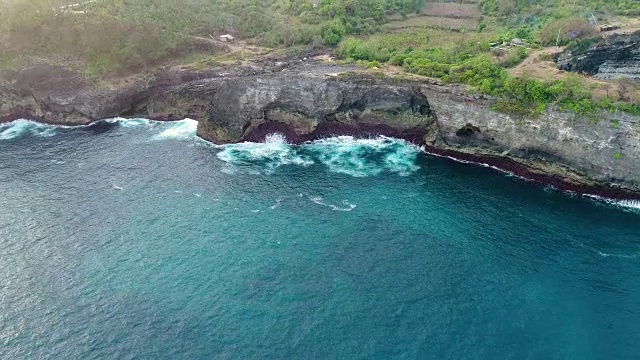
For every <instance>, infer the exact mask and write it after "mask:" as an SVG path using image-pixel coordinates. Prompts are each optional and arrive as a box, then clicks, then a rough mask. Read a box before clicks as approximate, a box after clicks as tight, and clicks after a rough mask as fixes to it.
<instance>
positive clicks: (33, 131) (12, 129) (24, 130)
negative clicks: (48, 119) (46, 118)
mask: <svg viewBox="0 0 640 360" xmlns="http://www.w3.org/2000/svg"><path fill="white" fill-rule="evenodd" d="M56 127H57V126H55V125H47V124H41V123H38V122H35V121H31V120H25V119H19V120H14V121H11V122H8V123H5V124H0V140H10V139H15V138H18V137H21V136H24V135H27V134H30V135H33V136H41V137H51V136H54V135H55V134H56Z"/></svg>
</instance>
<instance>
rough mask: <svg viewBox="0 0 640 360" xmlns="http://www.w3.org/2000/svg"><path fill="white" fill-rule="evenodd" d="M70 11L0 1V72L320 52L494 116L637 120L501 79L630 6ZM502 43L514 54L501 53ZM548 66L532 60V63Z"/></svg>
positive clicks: (608, 103) (549, 89)
mask: <svg viewBox="0 0 640 360" xmlns="http://www.w3.org/2000/svg"><path fill="white" fill-rule="evenodd" d="M73 2H75V1H69V0H13V1H10V2H6V1H5V2H2V5H0V34H1V35H2V36H0V72H2V70H6V69H15V68H19V67H20V66H24V65H26V64H29V63H34V62H43V61H44V62H49V63H57V64H62V65H64V66H66V67H71V68H73V69H75V70H78V71H81V72H83V73H84V74H85V75H86V76H87V77H89V78H100V77H105V76H111V75H126V74H129V73H138V72H141V71H145V70H146V69H149V68H153V67H154V66H157V65H159V64H164V63H167V62H169V61H172V60H173V59H176V60H177V59H180V60H182V61H187V60H186V59H193V64H192V67H195V68H206V67H208V66H212V65H211V64H219V61H226V60H229V59H233V60H242V59H243V58H245V57H246V56H249V55H247V54H251V52H246V47H247V46H248V45H255V46H266V47H270V48H282V49H284V50H283V52H282V53H291V54H293V53H296V52H297V53H301V51H304V49H309V48H320V47H326V46H331V47H334V54H335V55H336V56H337V57H339V58H340V59H341V60H342V61H346V62H360V63H362V64H364V65H365V66H366V67H368V68H380V67H384V66H397V67H399V68H401V69H402V70H404V71H406V72H408V73H413V74H417V75H421V76H427V77H431V78H436V79H439V80H441V81H443V82H445V83H462V84H467V85H470V86H471V87H472V88H473V89H475V91H478V92H480V93H483V94H487V95H491V96H494V97H496V99H497V100H496V104H495V106H494V107H495V109H496V110H500V111H504V112H509V113H517V114H522V115H527V116H535V115H537V114H540V113H541V112H542V111H543V110H544V109H546V108H547V107H548V106H550V105H556V106H559V107H560V108H562V109H566V110H570V111H573V112H575V113H576V114H579V115H582V116H586V117H589V118H592V119H595V114H596V113H597V111H599V109H606V110H608V111H615V110H622V111H626V112H630V113H635V114H640V105H639V104H640V91H639V90H638V87H637V86H636V85H628V86H627V85H625V86H626V87H625V89H624V91H620V94H623V95H620V96H618V97H613V96H612V97H609V94H608V92H607V95H606V96H594V95H593V94H592V89H591V88H590V86H587V85H585V81H584V79H582V78H581V77H580V76H571V75H568V76H563V77H561V78H557V79H554V80H542V79H538V78H535V77H534V76H522V75H520V76H515V75H512V73H513V70H512V69H513V68H517V67H518V66H519V64H521V63H522V62H523V61H524V60H525V59H527V57H528V56H529V54H530V53H531V51H532V49H536V48H539V47H543V46H553V45H556V44H558V45H568V46H569V47H571V48H572V49H573V50H574V51H576V52H580V51H583V50H586V49H588V48H589V46H591V45H592V44H593V42H594V41H595V40H594V39H596V37H597V36H598V31H597V30H596V28H595V27H594V26H593V25H592V24H591V20H592V19H594V18H597V19H601V18H606V17H607V16H610V15H638V14H640V2H638V1H636V0H560V1H559V0H477V2H476V0H464V1H460V2H458V1H455V2H451V1H445V0H184V1H175V0H87V1H84V2H82V0H81V3H80V4H77V5H74V6H71V7H68V6H67V4H69V3H73ZM387 23H388V24H387ZM456 24H458V25H456ZM455 26H459V27H457V28H456V27H455ZM223 33H231V34H233V35H234V36H236V38H238V39H240V40H242V44H237V45H235V46H232V47H231V48H229V49H227V48H226V47H225V46H223V45H222V44H221V43H220V42H219V41H217V40H216V39H217V36H218V35H220V34H223ZM512 39H520V40H519V41H518V43H517V45H519V46H510V45H509V43H510V42H511V41H512ZM301 46H303V47H302V48H301ZM301 49H302V50H301ZM225 51H232V53H231V54H229V55H224V52H225ZM260 53H261V52H260V51H257V52H253V54H254V55H256V56H259V54H260ZM198 54H205V55H206V56H200V55H198ZM198 56H200V57H199V58H198ZM203 58H204V59H203ZM530 60H531V59H529V60H527V61H528V62H531V61H530ZM549 60H550V57H549V56H548V54H542V55H540V56H538V58H537V59H534V60H533V61H549Z"/></svg>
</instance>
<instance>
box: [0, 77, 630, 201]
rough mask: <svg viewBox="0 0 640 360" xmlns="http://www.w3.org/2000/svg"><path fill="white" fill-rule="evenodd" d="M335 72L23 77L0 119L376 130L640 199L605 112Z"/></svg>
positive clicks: (218, 137) (621, 138) (297, 134)
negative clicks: (123, 78) (68, 81)
mask: <svg viewBox="0 0 640 360" xmlns="http://www.w3.org/2000/svg"><path fill="white" fill-rule="evenodd" d="M340 70H344V68H339V67H337V68H336V67H332V68H327V67H319V66H302V67H299V68H295V69H292V70H289V71H280V70H278V71H272V72H264V73H261V74H250V73H249V74H247V73H246V72H245V73H239V74H231V75H229V74H222V73H216V74H213V75H212V74H205V75H203V74H195V75H194V74H190V75H189V79H185V77H184V76H176V75H175V74H174V75H172V76H162V77H157V78H156V79H153V80H151V81H149V82H148V83H145V84H144V85H140V84H132V85H130V86H127V87H124V88H121V89H115V90H109V89H98V88H95V87H92V86H90V85H88V84H85V83H83V82H80V83H77V84H75V86H74V87H75V89H76V90H73V89H74V87H73V86H72V87H66V88H63V89H62V90H60V91H57V90H55V89H56V86H57V85H56V84H59V83H56V82H55V81H54V80H55V78H54V79H53V80H48V81H44V82H43V81H41V80H40V81H34V82H31V83H30V82H28V81H26V80H25V79H22V80H20V81H17V82H14V83H13V84H5V85H4V86H3V87H0V98H1V99H2V100H3V101H2V103H1V105H0V119H2V118H4V119H5V120H6V119H11V118H16V117H32V118H33V117H39V118H43V119H44V120H45V121H49V122H56V123H67V124H80V123H86V122H88V121H92V120H96V119H100V118H104V117H111V116H118V115H127V116H142V117H149V118H157V119H181V118H184V117H189V118H193V119H196V120H198V122H199V123H198V135H199V136H201V137H202V138H204V139H207V140H210V141H213V142H215V143H229V142H239V141H261V140H262V139H263V138H264V136H265V135H267V134H269V133H273V132H280V133H283V134H284V135H286V137H287V139H288V140H289V141H291V142H301V141H306V140H311V139H315V138H318V137H322V136H328V135H343V134H350V135H378V134H381V135H388V136H394V137H399V138H404V139H407V140H410V141H413V142H415V143H421V144H426V146H427V147H428V150H429V151H431V152H434V153H440V154H444V155H452V156H456V157H460V158H463V159H464V158H466V157H465V156H467V155H468V156H472V157H473V158H472V160H477V161H484V162H493V163H494V164H497V165H498V166H501V167H505V168H509V169H511V168H512V165H514V164H515V165H516V166H517V167H519V168H524V169H527V170H526V171H527V174H528V175H529V174H545V176H547V175H552V176H554V179H561V181H562V182H563V183H566V184H573V185H576V184H577V185H579V186H601V185H612V184H614V185H615V186H617V187H620V188H623V189H627V190H630V191H634V192H640V118H637V117H631V116H629V115H626V114H623V113H613V114H612V113H602V114H601V117H600V120H599V121H598V122H597V123H596V122H593V121H590V120H587V119H581V118H576V117H575V116H574V115H573V114H572V113H565V112H559V111H554V110H548V111H547V112H546V113H545V114H543V115H542V116H540V117H539V118H537V119H525V118H521V117H518V116H511V115H506V114H501V113H497V112H495V111H492V110H491V109H490V106H491V103H492V100H491V99H488V98H485V97H482V96H478V95H470V94H469V93H468V92H466V91H465V89H464V88H463V87H457V86H439V85H436V84H427V83H424V82H416V81H410V80H398V79H390V78H375V77H371V76H363V75H357V74H353V73H343V74H336V73H337V72H338V71H340ZM61 79H62V78H61ZM192 79H193V80H192ZM30 84H31V85H30ZM503 165H504V166H503ZM534 177H535V176H534ZM549 182H552V181H549ZM552 183H553V182H552ZM569 188H571V187H569ZM580 189H582V188H580Z"/></svg>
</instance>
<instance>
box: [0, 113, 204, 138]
mask: <svg viewBox="0 0 640 360" xmlns="http://www.w3.org/2000/svg"><path fill="white" fill-rule="evenodd" d="M105 126H106V128H107V129H109V128H112V127H120V128H137V127H143V126H144V127H147V128H148V129H149V130H150V131H153V132H157V133H156V134H155V135H153V136H152V137H151V139H152V140H167V139H179V140H180V139H192V138H195V137H196V131H197V127H198V122H197V121H196V120H192V119H184V120H180V121H154V120H148V119H124V118H112V119H105V120H100V121H96V122H93V123H91V124H88V125H75V126H67V125H50V124H42V123H39V122H36V121H32V120H26V119H19V120H14V121H11V122H8V123H5V124H0V140H10V139H16V138H20V137H22V136H26V135H31V136H40V137H51V136H55V135H56V134H57V133H58V130H60V129H75V128H78V129H82V128H85V129H97V128H105Z"/></svg>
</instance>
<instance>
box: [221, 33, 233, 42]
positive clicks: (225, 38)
mask: <svg viewBox="0 0 640 360" xmlns="http://www.w3.org/2000/svg"><path fill="white" fill-rule="evenodd" d="M233 40H234V37H233V36H231V35H229V34H224V35H220V41H223V42H233Z"/></svg>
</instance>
